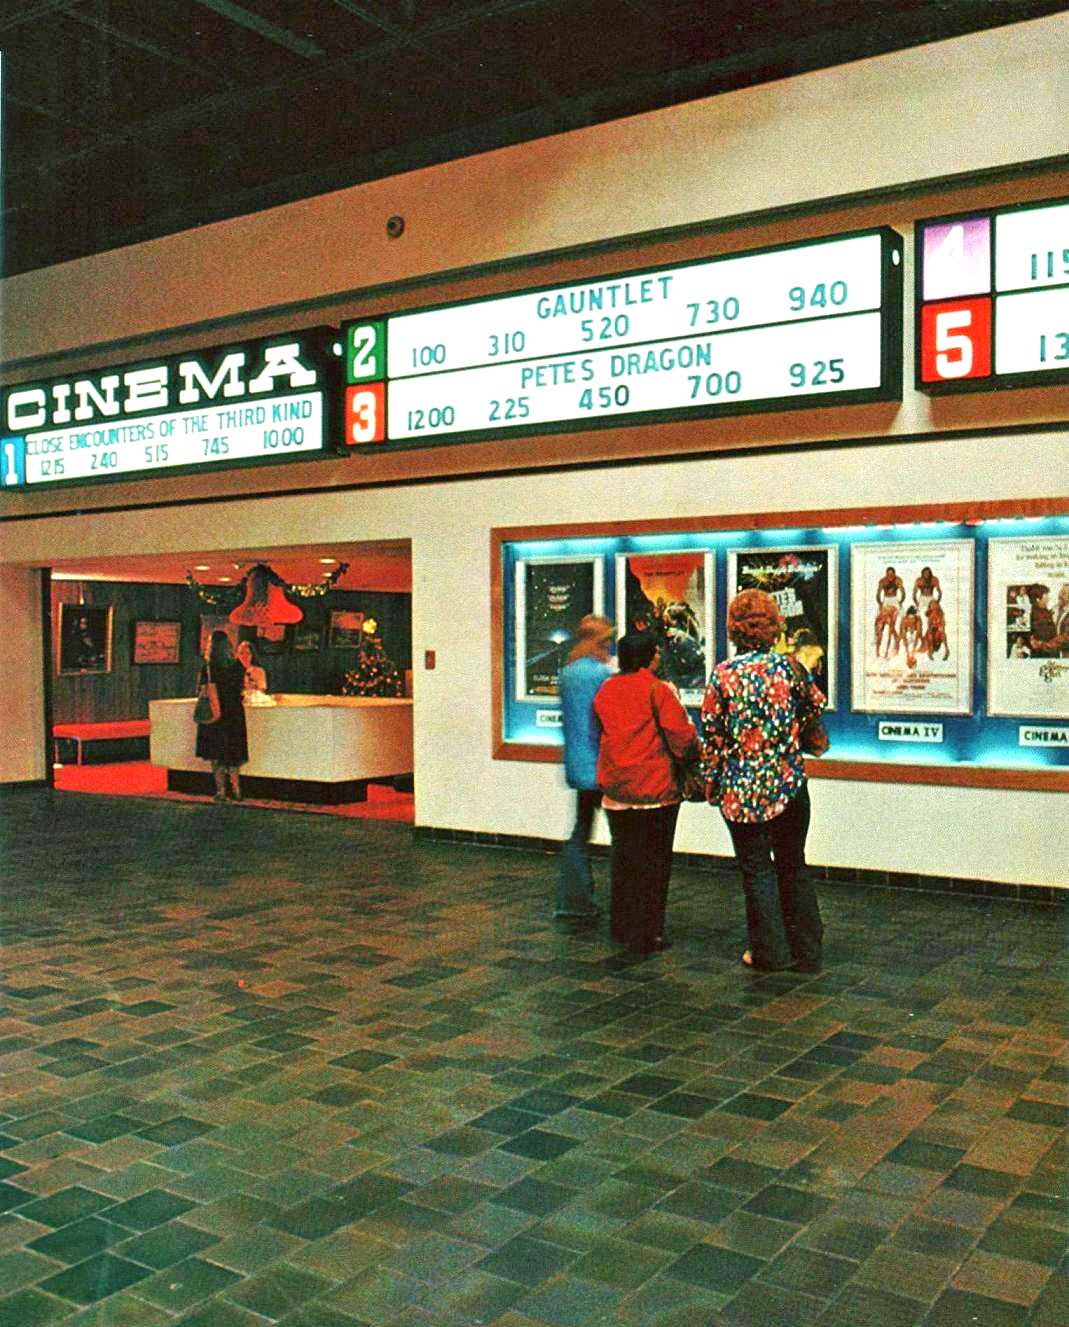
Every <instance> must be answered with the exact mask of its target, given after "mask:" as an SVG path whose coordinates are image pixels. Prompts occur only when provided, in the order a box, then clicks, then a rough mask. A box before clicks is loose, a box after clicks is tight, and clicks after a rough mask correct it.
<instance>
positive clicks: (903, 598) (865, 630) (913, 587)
mask: <svg viewBox="0 0 1069 1327" xmlns="http://www.w3.org/2000/svg"><path fill="white" fill-rule="evenodd" d="M850 590H851V654H852V663H851V673H852V681H853V686H852V698H853V707H854V709H855V710H867V711H875V712H877V713H881V714H971V713H972V654H973V637H972V620H973V545H972V541H971V540H968V539H947V540H942V541H935V540H933V541H931V542H925V543H920V542H918V543H913V542H909V543H905V542H903V543H897V544H854V545H853V546H852V547H851V549H850Z"/></svg>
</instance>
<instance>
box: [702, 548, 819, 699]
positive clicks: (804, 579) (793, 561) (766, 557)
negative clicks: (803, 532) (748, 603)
mask: <svg viewBox="0 0 1069 1327" xmlns="http://www.w3.org/2000/svg"><path fill="white" fill-rule="evenodd" d="M740 590H764V591H765V593H766V594H770V595H771V596H772V598H773V599H775V601H776V603H777V604H778V605H779V611H780V612H781V613H782V615H783V621H784V630H783V634H782V635H781V636H780V638H779V640H778V641H777V642H776V649H777V650H778V651H779V653H781V654H793V655H796V656H797V658H798V659H799V660H800V661H801V662H802V663H803V664H805V666H806V667H807V668H808V669H809V671H810V673H811V674H812V675H813V680H814V681H815V682H816V684H817V686H818V687H820V689H821V691H823V692H824V694H825V696H827V698H828V708H829V709H834V708H835V660H836V650H837V648H838V620H839V614H838V604H839V553H838V549H836V548H832V547H814V546H812V545H809V544H799V545H797V546H795V547H793V548H740V549H732V550H731V551H730V552H729V553H728V596H729V598H734V596H735V595H736V594H738V592H739V591H740ZM728 653H729V654H734V653H735V647H734V646H733V645H732V644H731V642H730V641H729V642H728Z"/></svg>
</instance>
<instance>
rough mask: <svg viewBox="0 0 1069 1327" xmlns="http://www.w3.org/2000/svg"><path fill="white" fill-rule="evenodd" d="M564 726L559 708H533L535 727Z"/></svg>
mask: <svg viewBox="0 0 1069 1327" xmlns="http://www.w3.org/2000/svg"><path fill="white" fill-rule="evenodd" d="M563 726H564V715H563V714H562V713H561V712H560V710H535V727H536V728H561V727H563Z"/></svg>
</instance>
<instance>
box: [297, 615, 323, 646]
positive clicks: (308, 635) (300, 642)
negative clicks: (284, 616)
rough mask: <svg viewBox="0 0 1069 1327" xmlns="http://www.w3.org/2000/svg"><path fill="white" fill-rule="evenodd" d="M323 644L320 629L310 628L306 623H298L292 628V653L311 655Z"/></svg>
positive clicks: (321, 630)
mask: <svg viewBox="0 0 1069 1327" xmlns="http://www.w3.org/2000/svg"><path fill="white" fill-rule="evenodd" d="M322 643H323V629H322V627H311V626H309V625H308V623H307V622H298V623H297V625H296V626H295V627H294V628H293V652H294V653H295V654H311V653H313V652H314V651H316V650H318V649H319V648H320V646H321V645H322Z"/></svg>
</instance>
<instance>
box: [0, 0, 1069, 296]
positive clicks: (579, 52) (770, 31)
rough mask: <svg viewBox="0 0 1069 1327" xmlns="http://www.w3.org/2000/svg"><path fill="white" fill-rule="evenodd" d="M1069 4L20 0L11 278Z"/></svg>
mask: <svg viewBox="0 0 1069 1327" xmlns="http://www.w3.org/2000/svg"><path fill="white" fill-rule="evenodd" d="M1066 7H1067V6H1066V5H1065V4H1047V3H1039V2H1036V0H1015V2H1014V0H1011V2H1007V3H1000V2H999V0H940V2H938V3H933V0H860V3H838V2H836V0H481V3H479V2H474V3H464V2H463V0H460V2H459V3H458V2H456V0H240V2H239V0H0V50H2V51H3V57H4V63H3V92H4V117H5V122H4V136H5V144H4V145H5V148H6V153H5V172H4V173H5V200H4V201H5V207H4V243H5V250H6V251H5V258H4V271H5V272H6V274H8V275H11V274H14V273H16V272H20V271H26V270H29V269H31V268H35V267H42V266H46V265H48V264H51V263H57V262H61V261H64V260H66V259H70V258H77V257H81V256H83V255H85V254H89V253H96V252H100V251H102V250H104V249H111V248H115V247H117V246H120V245H124V244H130V243H133V242H136V241H138V240H144V239H150V238H153V237H155V236H159V235H166V234H170V233H172V232H174V231H179V230H185V229H188V228H189V227H192V226H197V225H201V224H203V223H204V222H208V221H215V220H219V219H221V218H224V217H230V216H236V215H239V214H242V213H246V212H252V211H256V210H259V209H261V208H265V207H270V206H272V205H275V204H278V203H283V202H288V201H291V200H293V199H296V198H303V197H307V196H309V195H311V194H316V193H323V192H326V191H328V190H332V189H337V188H341V187H343V186H345V185H349V184H356V183H359V182H361V181H364V180H369V179H376V178H382V177H384V176H387V175H392V174H395V173H397V172H399V171H404V170H409V169H412V168H415V167H419V166H426V165H430V164H433V163H435V162H440V161H445V160H449V159H452V158H456V157H462V156H466V155H469V154H471V153H475V152H482V151H486V150H487V149H490V148H494V147H500V146H503V145H506V144H509V143H516V142H522V141H526V140H529V139H533V138H539V137H542V136H544V135H547V134H555V133H560V132H562V131H563V130H568V129H575V128H578V127H580V126H582V125H586V124H592V123H595V122H599V121H604V120H610V119H615V118H617V117H619V116H623V115H630V114H633V113H635V112H638V111H644V110H650V109H653V108H655V107H660V106H666V105H670V104H673V103H676V102H681V101H687V100H690V99H692V98H695V97H704V96H709V95H711V94H713V93H718V92H725V91H728V90H730V89H733V88H741V87H747V86H749V85H751V84H754V83H761V82H767V81H769V80H772V79H777V78H782V77H785V76H788V75H791V74H797V73H802V72H804V71H807V70H812V69H818V68H822V67H826V66H829V65H834V64H840V63H843V62H845V61H849V60H855V59H859V58H862V57H865V56H870V55H876V54H879V53H881V52H885V51H890V50H896V49H900V48H903V47H907V46H912V45H916V44H918V43H921V42H925V41H931V40H934V39H937V38H942V37H949V36H955V35H958V34H960V33H964V32H970V31H974V30H977V29H980V28H987V27H996V26H999V25H1001V24H1005V23H1013V22H1018V21H1020V20H1022V19H1028V18H1036V17H1039V16H1041V15H1043V14H1048V13H1053V12H1056V11H1059V10H1063V9H1065V8H1066ZM949 113H952V108H949V109H948V114H949Z"/></svg>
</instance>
